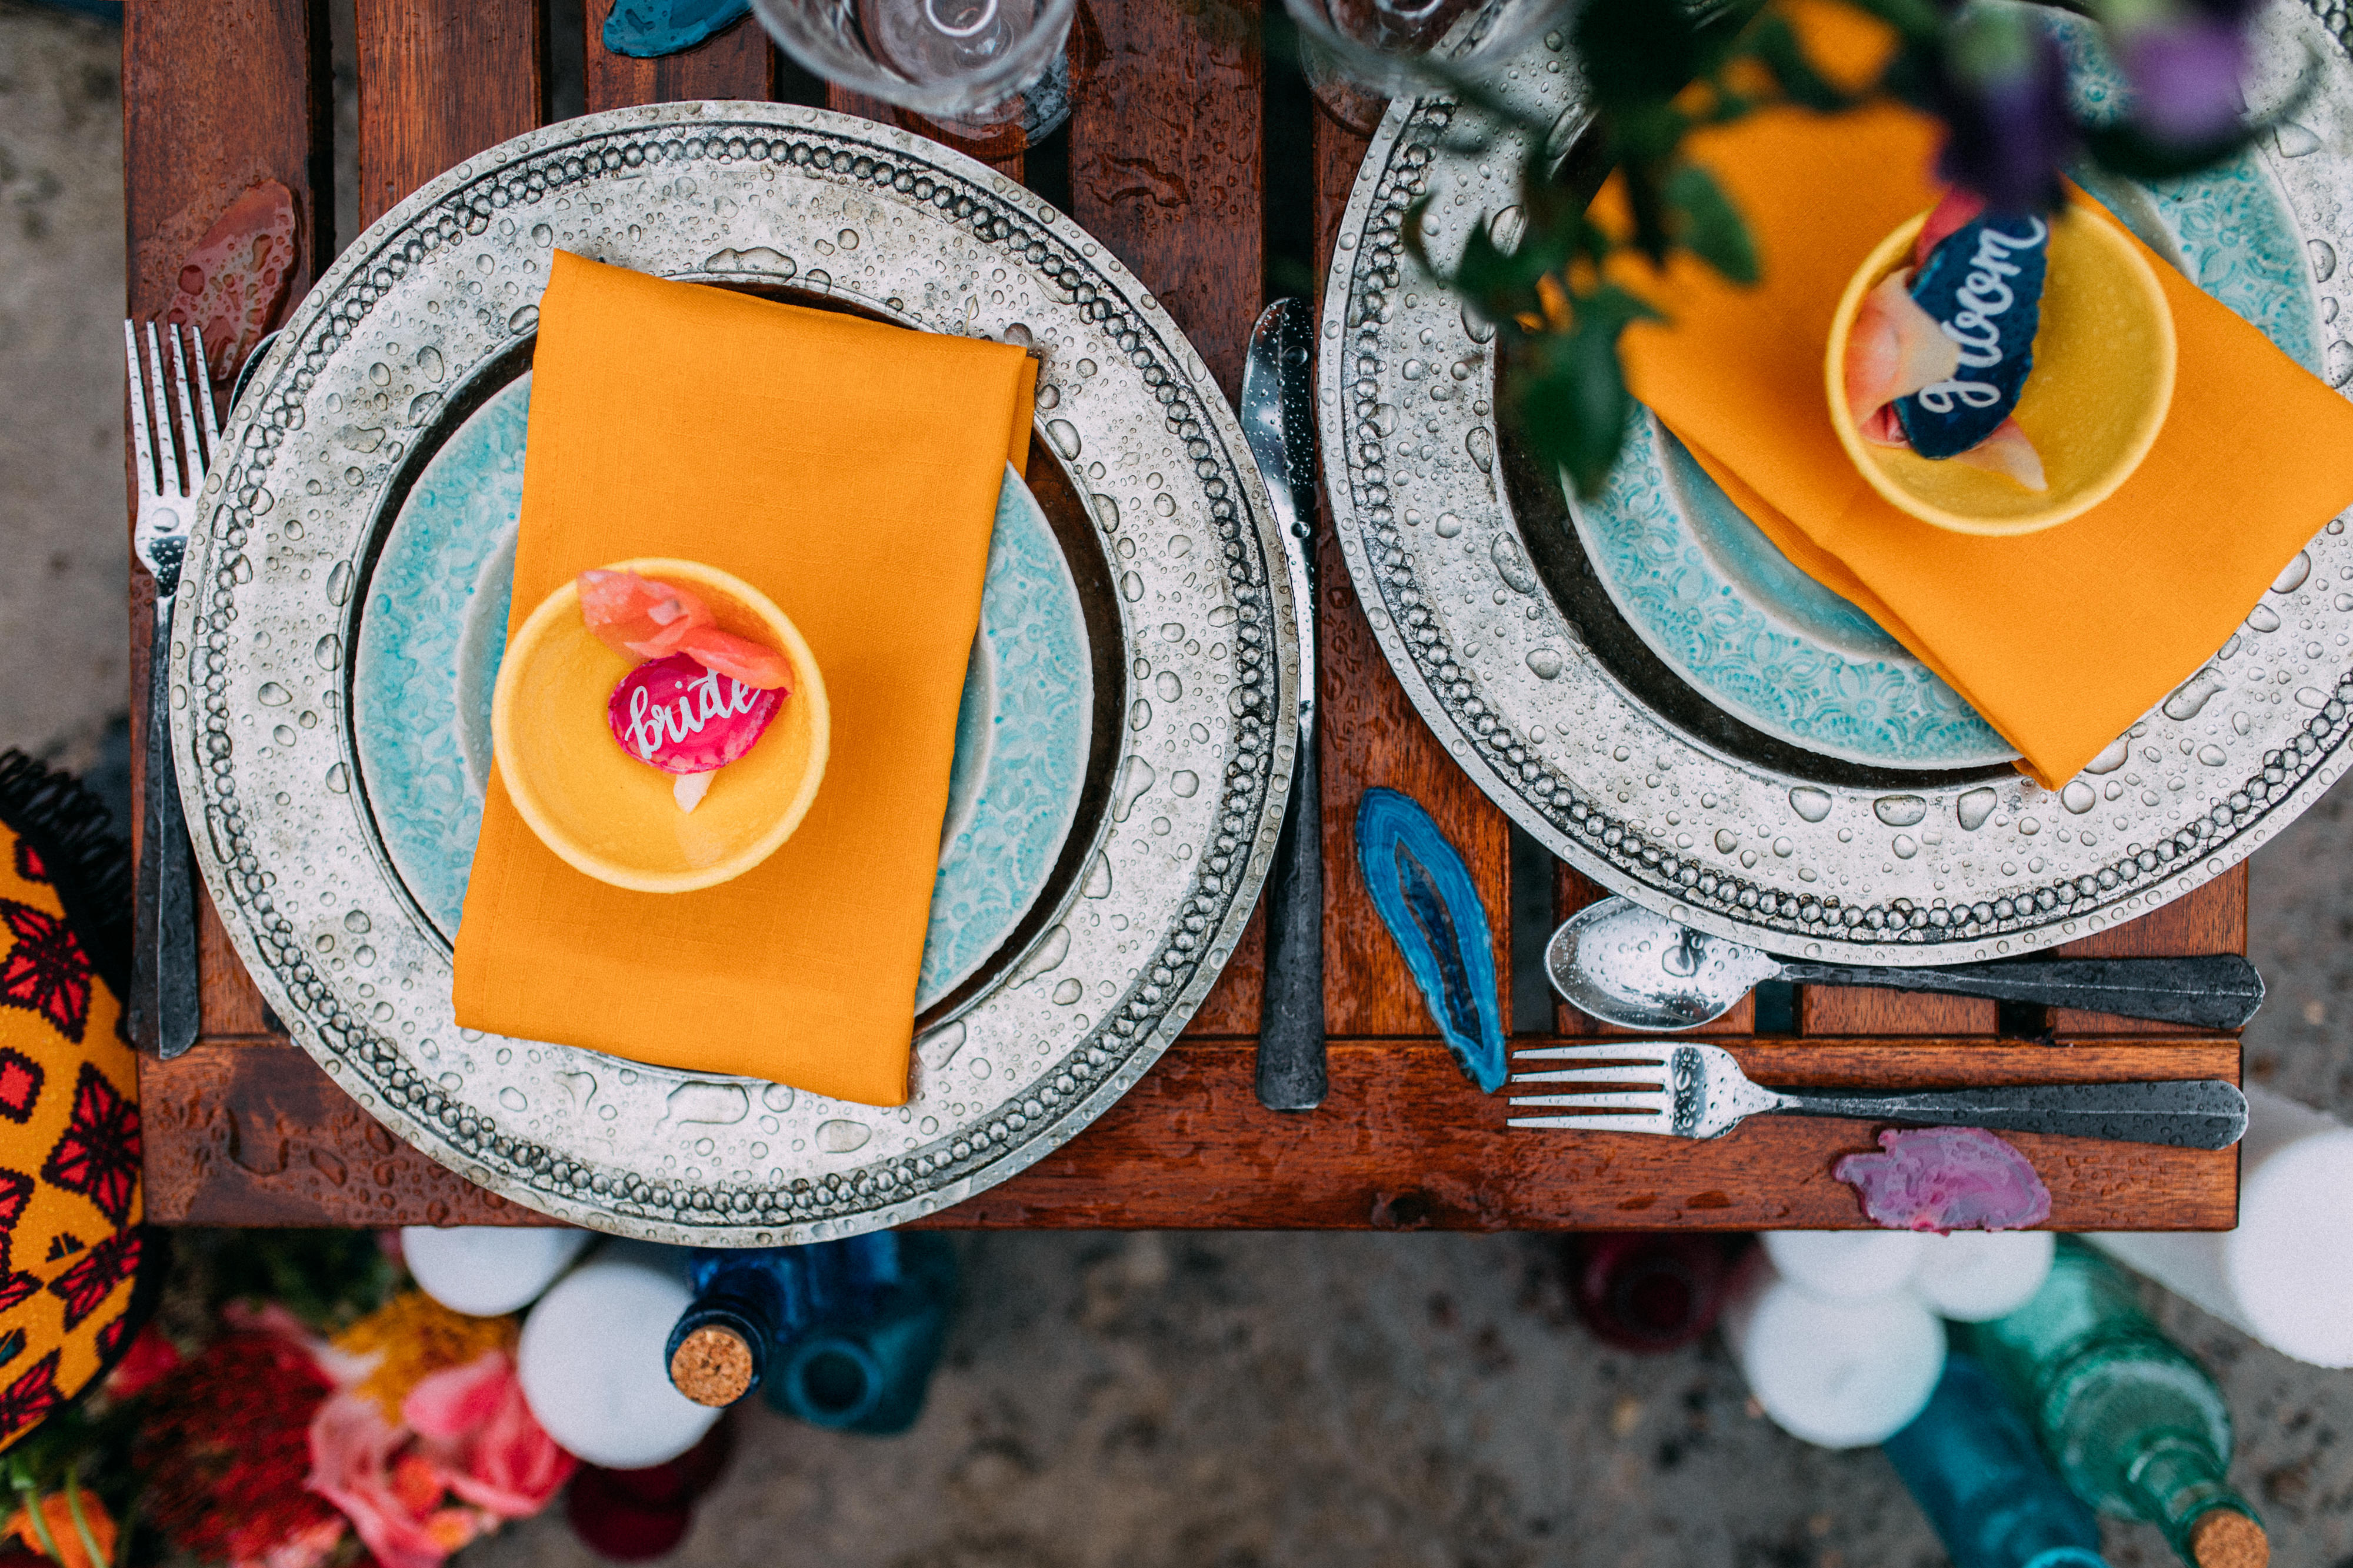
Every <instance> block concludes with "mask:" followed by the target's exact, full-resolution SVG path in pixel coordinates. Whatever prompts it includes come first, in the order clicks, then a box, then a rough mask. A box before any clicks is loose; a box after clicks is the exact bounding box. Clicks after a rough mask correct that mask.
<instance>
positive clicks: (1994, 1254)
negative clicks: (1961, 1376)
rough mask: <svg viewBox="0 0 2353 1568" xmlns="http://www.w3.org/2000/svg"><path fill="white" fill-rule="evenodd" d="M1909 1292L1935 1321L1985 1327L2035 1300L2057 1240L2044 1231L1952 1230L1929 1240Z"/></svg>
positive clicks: (2048, 1269)
mask: <svg viewBox="0 0 2353 1568" xmlns="http://www.w3.org/2000/svg"><path fill="white" fill-rule="evenodd" d="M1922 1239H1923V1240H1925V1241H1926V1242H1927V1244H1928V1245H1927V1246H1926V1247H1924V1248H1923V1249H1922V1251H1921V1255H1920V1268H1919V1271H1918V1272H1917V1273H1915V1274H1914V1275H1913V1276H1912V1289H1913V1291H1914V1293H1915V1294H1916V1295H1917V1296H1918V1297H1919V1298H1920V1300H1921V1302H1922V1303H1923V1304H1924V1305H1925V1306H1926V1307H1927V1309H1928V1310H1930V1311H1932V1312H1934V1313H1936V1315H1937V1316H1938V1317H1940V1318H1953V1319H1957V1320H1958V1321H1961V1322H1964V1323H1985V1322H1990V1321H1993V1320H1994V1319H1996V1318H2000V1317H2004V1316H2007V1315H2008V1314H2010V1313H2011V1312H2015V1311H2016V1310H2018V1309H2020V1308H2021V1307H2023V1306H2025V1305H2026V1303H2027V1302H2029V1301H2031V1300H2033V1299H2034V1293H2035V1292H2036V1291H2037V1290H2040V1289H2042V1281H2043V1279H2044V1277H2045V1276H2047V1275H2048V1274H2050V1272H2051V1258H2052V1251H2053V1249H2054V1248H2055V1247H2056V1246H2057V1238H2056V1237H2053V1236H2052V1234H2051V1233H2050V1232H2049V1231H2047V1230H1957V1231H1955V1232H1953V1233H1952V1234H1951V1235H1950V1236H1928V1237H1923V1238H1922Z"/></svg>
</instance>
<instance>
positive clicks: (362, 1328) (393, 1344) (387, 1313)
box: [332, 1290, 520, 1425]
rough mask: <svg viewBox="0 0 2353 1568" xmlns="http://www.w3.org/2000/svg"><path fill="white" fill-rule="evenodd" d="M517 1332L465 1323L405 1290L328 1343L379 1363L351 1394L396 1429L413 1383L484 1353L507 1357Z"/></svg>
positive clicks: (502, 1322) (509, 1321)
mask: <svg viewBox="0 0 2353 1568" xmlns="http://www.w3.org/2000/svg"><path fill="white" fill-rule="evenodd" d="M519 1333H520V1328H519V1326H518V1325H517V1324H516V1322H515V1320H514V1319H513V1318H512V1317H501V1318H470V1317H468V1316H466V1314H464V1313H463V1312H454V1311H451V1310H449V1309H448V1308H447V1307H445V1306H443V1305H441V1303H440V1302H438V1301H436V1300H434V1299H433V1298H432V1297H430V1296H427V1294H425V1292H424V1291H422V1290H405V1291H403V1292H401V1293H400V1294H399V1295H397V1296H395V1297H394V1298H393V1299H392V1300H389V1301H386V1302H385V1304H384V1305H383V1306H381V1307H379V1308H377V1309H376V1310H375V1311H373V1312H371V1313H369V1314H368V1315H367V1316H366V1317H364V1318H362V1319H361V1320H360V1321H358V1322H356V1323H353V1325H352V1326H351V1327H350V1328H348V1329H345V1330H344V1331H343V1332H342V1333H340V1334H337V1335H336V1336H335V1337H334V1340H333V1341H332V1343H333V1345H334V1347H335V1348H336V1349H337V1350H339V1351H343V1352H345V1353H347V1354H350V1355H354V1356H368V1355H374V1356H375V1357H377V1358H378V1359H377V1361H376V1363H375V1368H374V1370H372V1371H371V1372H370V1373H368V1374H367V1376H366V1377H364V1378H363V1379H361V1380H360V1382H359V1383H358V1384H357V1385H356V1391H357V1392H358V1393H361V1394H366V1395H367V1396H368V1397H369V1398H371V1399H374V1400H375V1402H376V1404H377V1405H378V1406H379V1407H380V1408H382V1410H383V1411H384V1414H385V1419H386V1420H388V1421H391V1422H393V1423H395V1424H396V1425H397V1424H398V1422H399V1420H400V1402H401V1401H402V1400H404V1399H406V1398H407V1397H408V1391H409V1390H410V1389H412V1388H414V1387H416V1386H417V1384H418V1383H420V1382H422V1381H423V1380H424V1379H426V1378H427V1377H429V1376H431V1375H432V1374H433V1373H437V1372H439V1371H440V1370H441V1369H442V1368H444V1367H450V1366H463V1365H465V1364H466V1363H468V1362H470V1361H472V1360H473V1359H475V1358H476V1357H477V1356H480V1355H481V1354H482V1353H483V1352H486V1351H512V1350H513V1349H514V1346H515V1340H516V1337H517V1335H518V1334H519Z"/></svg>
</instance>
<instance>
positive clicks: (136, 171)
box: [122, 0, 334, 1033]
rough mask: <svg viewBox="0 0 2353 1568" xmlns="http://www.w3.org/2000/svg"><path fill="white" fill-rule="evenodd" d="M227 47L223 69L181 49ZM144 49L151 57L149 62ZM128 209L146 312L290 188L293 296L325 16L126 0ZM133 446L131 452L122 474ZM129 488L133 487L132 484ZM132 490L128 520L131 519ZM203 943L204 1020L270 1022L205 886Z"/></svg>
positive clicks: (317, 187)
mask: <svg viewBox="0 0 2353 1568" xmlns="http://www.w3.org/2000/svg"><path fill="white" fill-rule="evenodd" d="M202 60H233V61H236V62H237V68H236V69H235V70H233V71H231V70H200V69H192V68H188V64H187V62H190V61H202ZM149 62H154V64H153V65H152V66H151V65H150V64H149ZM122 67H123V68H122V86H123V94H122V129H123V219H124V224H125V226H126V233H127V239H128V247H129V260H130V265H129V268H128V278H127V299H126V301H125V309H126V310H127V311H128V313H130V314H132V315H133V316H139V317H146V316H152V315H154V314H156V313H158V312H160V311H161V310H164V307H165V306H166V305H168V304H169V303H170V302H171V299H172V293H173V290H174V288H175V287H176V285H177V282H178V278H179V270H180V262H181V259H182V258H184V257H185V255H186V254H187V252H188V251H189V250H190V249H191V248H192V247H194V246H195V242H196V240H197V239H198V238H200V237H202V236H203V235H204V233H205V231H206V229H208V228H210V227H211V226H212V225H213V222H214V220H215V219H216V218H217V217H219V216H220V215H221V213H222V212H223V211H224V210H226V209H227V206H228V205H229V203H230V202H231V201H233V200H235V199H236V198H237V195H240V194H241V193H242V192H244V191H245V190H246V189H247V188H248V187H249V186H251V185H252V184H255V183H256V182H258V181H260V180H265V179H269V180H276V181H278V182H279V183H280V184H283V185H285V186H286V188H287V189H288V190H289V191H290V192H291V193H292V194H293V196H294V209H295V214H296V231H295V271H294V276H293V278H292V279H291V283H290V289H289V291H288V299H289V300H290V301H293V300H300V299H301V297H302V295H303V294H304V293H305V292H306V291H307V290H308V289H310V287H311V279H313V278H315V277H316V276H317V275H318V272H319V270H320V268H322V267H324V266H325V265H326V262H327V258H329V257H330V256H331V255H332V246H333V238H334V237H333V236H332V234H330V233H329V232H328V231H329V229H330V227H331V226H332V221H333V213H334V203H333V201H332V198H331V196H330V194H329V185H330V183H331V178H332V176H331V174H330V171H331V170H332V166H333V156H332V133H333V115H332V110H331V108H330V106H329V100H328V94H329V91H330V75H329V70H328V64H327V38H326V31H325V18H324V17H323V16H321V15H319V14H317V13H316V12H314V11H313V9H312V8H311V5H308V4H306V3H305V0H252V3H250V4H246V5H235V6H228V5H172V4H166V3H164V0H133V4H132V5H129V6H127V7H126V8H125V13H124V16H123V30H122ZM128 463H129V458H128V455H127V453H126V456H125V468H124V472H125V474H126V476H127V475H128V474H129V467H128ZM125 489H126V490H127V491H128V492H130V493H132V494H134V495H135V494H136V487H135V486H133V485H130V484H128V483H126V486H125ZM136 513H137V508H136V503H135V501H134V502H133V503H132V508H131V510H130V511H129V512H128V513H127V514H126V517H125V521H124V527H125V529H126V531H127V530H129V529H130V528H132V526H133V525H135V523H136V521H137V515H136ZM153 606H154V584H153V582H152V581H151V580H150V579H149V578H148V576H147V574H146V573H145V572H143V571H136V570H134V571H133V572H132V574H131V694H130V710H131V712H132V713H133V714H134V715H139V716H141V720H140V721H136V722H134V723H133V724H132V787H131V801H132V823H131V828H132V843H133V844H134V845H135V844H136V843H138V841H139V840H138V832H139V829H140V827H141V826H142V822H143V818H144V811H143V809H142V806H143V802H144V799H145V796H144V795H143V793H142V792H143V787H144V784H145V778H146V734H145V724H144V722H143V716H144V715H145V713H146V711H147V659H148V649H149V638H148V633H149V629H150V626H151V625H152V623H153V616H154V607H153ZM198 900H199V904H200V912H199V917H198V918H199V924H198V942H199V952H200V962H201V964H202V972H203V977H204V979H203V1010H204V1025H205V1027H206V1029H207V1030H210V1029H216V1028H217V1029H221V1030H224V1031H231V1032H239V1033H243V1032H250V1031H253V1030H259V1029H261V1028H263V1027H265V1022H264V1013H263V1008H262V1005H261V994H260V993H259V992H258V991H256V990H255V989H254V987H253V983H252V981H251V980H250V979H248V977H247V976H246V973H245V971H244V969H243V967H242V966H241V965H239V963H237V956H236V954H235V953H234V952H231V951H230V949H229V946H228V937H227V932H226V931H223V930H222V928H221V924H220V921H219V919H218V917H217V916H216V915H215V914H214V913H213V910H212V904H211V900H209V899H206V898H205V897H204V896H203V895H202V893H201V892H200V893H199V895H198Z"/></svg>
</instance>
